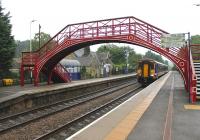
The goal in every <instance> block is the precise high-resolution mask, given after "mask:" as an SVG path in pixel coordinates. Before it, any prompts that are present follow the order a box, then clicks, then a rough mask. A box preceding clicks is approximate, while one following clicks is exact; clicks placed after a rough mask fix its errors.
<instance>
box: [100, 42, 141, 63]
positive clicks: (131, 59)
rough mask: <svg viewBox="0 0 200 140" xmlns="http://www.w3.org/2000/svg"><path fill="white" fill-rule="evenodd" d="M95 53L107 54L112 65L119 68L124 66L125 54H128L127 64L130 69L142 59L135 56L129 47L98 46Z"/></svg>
mask: <svg viewBox="0 0 200 140" xmlns="http://www.w3.org/2000/svg"><path fill="white" fill-rule="evenodd" d="M97 52H109V53H110V55H111V60H112V62H113V64H114V65H118V66H120V67H124V66H126V63H127V52H128V53H129V56H128V63H129V64H130V66H131V67H132V66H134V65H136V63H137V61H138V60H139V59H141V58H142V55H140V54H136V53H135V51H134V49H132V48H130V47H129V46H123V47H119V46H116V45H113V44H108V45H107V44H106V45H102V46H100V47H99V48H98V50H97Z"/></svg>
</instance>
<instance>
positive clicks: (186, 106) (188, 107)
mask: <svg viewBox="0 0 200 140" xmlns="http://www.w3.org/2000/svg"><path fill="white" fill-rule="evenodd" d="M184 108H185V109H190V110H200V105H184Z"/></svg>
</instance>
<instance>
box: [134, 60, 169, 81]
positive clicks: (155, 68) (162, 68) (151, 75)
mask: <svg viewBox="0 0 200 140" xmlns="http://www.w3.org/2000/svg"><path fill="white" fill-rule="evenodd" d="M167 72H168V65H166V64H163V63H160V62H158V61H155V60H153V59H142V60H139V61H138V66H137V80H138V82H139V83H141V84H142V85H148V84H150V83H152V82H153V81H155V80H156V79H158V78H159V77H160V76H162V75H164V74H166V73H167Z"/></svg>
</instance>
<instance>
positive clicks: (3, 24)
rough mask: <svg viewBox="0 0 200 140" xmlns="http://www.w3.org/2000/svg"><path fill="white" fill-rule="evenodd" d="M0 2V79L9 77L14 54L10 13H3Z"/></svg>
mask: <svg viewBox="0 0 200 140" xmlns="http://www.w3.org/2000/svg"><path fill="white" fill-rule="evenodd" d="M3 10H4V9H3V8H2V7H1V2H0V56H1V57H0V79H2V78H6V77H9V75H10V72H9V68H10V67H11V63H12V58H13V56H14V52H15V46H16V45H15V42H14V37H13V36H12V35H11V28H12V25H11V24H10V13H6V14H4V13H3Z"/></svg>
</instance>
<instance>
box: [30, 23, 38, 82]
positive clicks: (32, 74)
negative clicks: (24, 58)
mask: <svg viewBox="0 0 200 140" xmlns="http://www.w3.org/2000/svg"><path fill="white" fill-rule="evenodd" d="M35 21H37V20H31V21H30V48H29V49H30V50H29V51H30V53H31V52H32V41H31V25H32V23H33V22H35ZM31 64H32V56H31ZM32 79H33V74H32V69H31V84H32Z"/></svg>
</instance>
